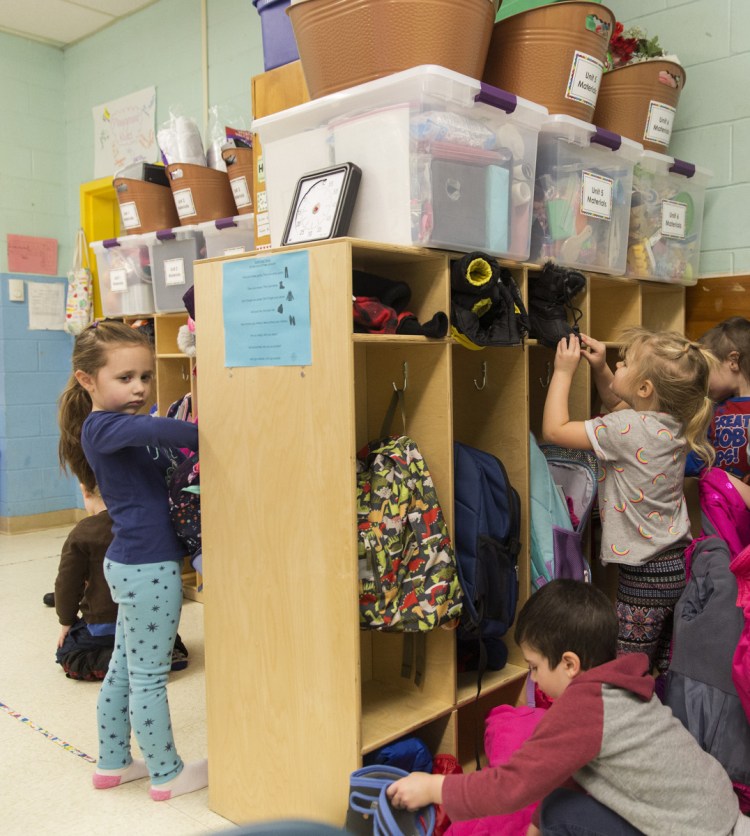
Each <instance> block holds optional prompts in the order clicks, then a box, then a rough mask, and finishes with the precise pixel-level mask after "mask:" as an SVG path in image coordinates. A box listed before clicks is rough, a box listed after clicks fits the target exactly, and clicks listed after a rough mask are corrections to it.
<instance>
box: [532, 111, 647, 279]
mask: <svg viewBox="0 0 750 836" xmlns="http://www.w3.org/2000/svg"><path fill="white" fill-rule="evenodd" d="M642 151H643V148H642V146H641V145H639V144H638V143H637V142H633V140H630V139H625V138H624V137H621V136H619V135H618V134H613V133H610V132H609V131H605V130H602V129H601V128H597V127H595V126H594V125H591V124H589V123H587V122H582V121H581V120H580V119H575V118H573V117H572V116H566V115H561V114H556V115H554V116H550V118H549V120H548V121H547V122H545V124H544V125H542V129H541V133H540V134H539V153H538V155H537V162H536V185H535V188H534V221H533V224H532V230H531V253H530V256H529V260H530V261H533V262H536V263H539V264H541V263H543V262H544V261H546V260H547V259H553V260H554V261H556V262H558V263H559V264H562V265H565V266H566V267H577V268H579V269H582V270H591V271H593V272H598V273H608V274H611V275H623V274H624V272H625V260H626V256H627V246H628V226H629V222H630V199H631V190H632V185H633V168H634V166H635V164H636V162H637V160H638V159H639V158H640V155H641V153H642Z"/></svg>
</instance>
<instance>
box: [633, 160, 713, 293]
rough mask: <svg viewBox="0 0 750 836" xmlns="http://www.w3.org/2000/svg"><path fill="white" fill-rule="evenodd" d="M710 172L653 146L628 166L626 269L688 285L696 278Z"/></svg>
mask: <svg viewBox="0 0 750 836" xmlns="http://www.w3.org/2000/svg"><path fill="white" fill-rule="evenodd" d="M711 177H712V173H711V172H710V171H708V170H707V169H704V168H698V167H697V166H695V165H693V164H692V163H687V162H684V161H683V160H677V159H675V158H674V157H669V156H667V155H665V154H659V153H657V152H655V151H644V152H643V154H642V155H641V157H640V159H639V161H638V162H637V163H636V166H635V170H634V172H633V199H632V202H631V205H630V232H629V235H628V258H627V275H628V276H632V277H633V278H637V279H654V280H655V281H660V282H673V283H675V284H684V285H693V284H695V283H696V282H697V281H698V273H699V261H700V251H701V228H702V226H703V203H704V199H705V194H706V186H707V184H708V182H709V180H710V179H711Z"/></svg>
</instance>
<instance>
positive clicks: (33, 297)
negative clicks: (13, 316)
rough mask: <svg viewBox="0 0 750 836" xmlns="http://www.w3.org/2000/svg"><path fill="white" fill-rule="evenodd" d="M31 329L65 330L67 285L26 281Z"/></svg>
mask: <svg viewBox="0 0 750 836" xmlns="http://www.w3.org/2000/svg"><path fill="white" fill-rule="evenodd" d="M26 289H27V292H28V299H29V330H30V331H63V330H64V327H63V326H64V324H65V285H64V284H63V283H62V282H54V283H53V282H26Z"/></svg>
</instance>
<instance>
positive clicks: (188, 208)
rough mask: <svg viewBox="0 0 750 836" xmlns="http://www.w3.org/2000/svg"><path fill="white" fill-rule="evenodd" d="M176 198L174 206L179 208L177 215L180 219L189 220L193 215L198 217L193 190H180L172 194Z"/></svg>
mask: <svg viewBox="0 0 750 836" xmlns="http://www.w3.org/2000/svg"><path fill="white" fill-rule="evenodd" d="M172 197H173V198H174V205H175V207H176V208H177V214H178V215H179V216H180V218H189V217H190V216H191V215H197V214H198V213H197V212H196V211H195V202H194V201H193V192H192V190H191V189H178V190H177V191H176V192H172Z"/></svg>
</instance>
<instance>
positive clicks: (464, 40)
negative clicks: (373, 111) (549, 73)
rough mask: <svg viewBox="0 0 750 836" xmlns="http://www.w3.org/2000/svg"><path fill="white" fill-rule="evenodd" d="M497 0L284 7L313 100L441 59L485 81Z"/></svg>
mask: <svg viewBox="0 0 750 836" xmlns="http://www.w3.org/2000/svg"><path fill="white" fill-rule="evenodd" d="M495 5H496V4H495V2H494V0H304V2H301V3H295V4H292V5H291V6H289V7H288V8H287V10H286V12H287V14H288V15H289V19H290V20H291V22H292V28H293V30H294V37H295V39H296V41H297V48H298V50H299V55H300V59H301V61H302V71H303V72H304V75H305V81H306V82H307V88H308V90H309V92H310V96H311V98H313V99H316V98H319V97H320V96H326V95H328V94H329V93H335V92H336V91H338V90H343V89H345V88H347V87H353V86H355V85H357V84H363V83H364V82H366V81H372V80H373V79H376V78H382V77H383V76H387V75H391V74H393V73H397V72H401V71H402V70H407V69H409V68H410V67H418V66H420V65H422V64H437V65H439V66H441V67H447V68H448V69H449V70H453V71H454V72H457V73H462V74H463V75H468V76H470V77H471V78H477V79H478V78H480V77H481V74H482V70H483V68H484V62H485V58H486V57H487V48H488V47H489V43H490V36H491V35H492V24H493V21H494V19H495Z"/></svg>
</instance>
